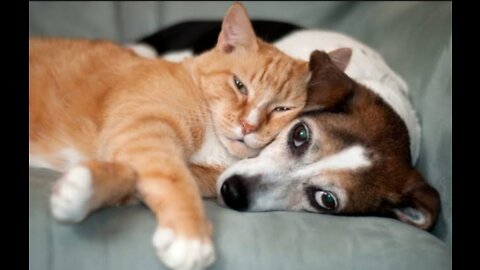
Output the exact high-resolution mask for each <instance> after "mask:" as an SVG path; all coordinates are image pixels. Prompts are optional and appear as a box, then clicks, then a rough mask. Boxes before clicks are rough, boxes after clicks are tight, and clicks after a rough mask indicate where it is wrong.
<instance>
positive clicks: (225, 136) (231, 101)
mask: <svg viewBox="0 0 480 270" xmlns="http://www.w3.org/2000/svg"><path fill="white" fill-rule="evenodd" d="M242 12H243V13H244V12H245V11H244V10H243V8H242V7H241V6H240V5H238V4H236V5H234V6H233V7H232V8H231V9H230V10H229V13H228V14H227V16H226V17H225V20H224V26H225V27H224V28H222V32H221V34H220V36H219V42H218V44H217V46H216V47H215V48H214V49H212V50H211V51H209V52H207V53H205V54H203V55H201V56H198V57H196V58H191V59H187V60H185V61H184V62H181V63H170V62H167V61H163V60H160V59H156V60H150V59H144V58H140V57H137V56H135V55H134V54H133V53H132V52H131V51H130V50H129V49H126V48H122V47H120V46H117V45H115V44H113V43H111V42H108V41H89V40H73V39H56V38H48V39H39V38H30V41H29V68H30V75H29V81H30V83H29V97H30V99H29V106H30V112H29V120H30V128H29V136H30V139H29V140H30V150H29V153H30V156H31V157H34V158H41V159H43V160H45V161H47V162H48V164H50V167H51V168H54V169H57V170H62V171H65V170H67V169H69V167H70V166H71V165H72V162H73V161H71V160H68V155H66V154H62V152H61V150H62V149H72V150H74V151H75V152H76V153H78V154H79V158H78V159H79V160H77V163H78V162H81V164H83V166H86V167H87V168H89V169H90V171H91V172H92V175H93V181H94V191H95V196H94V198H95V200H96V201H98V203H96V207H95V208H98V207H101V206H106V205H113V204H118V203H121V202H124V201H125V200H129V199H130V198H131V197H132V196H133V195H134V194H135V192H138V196H139V198H140V199H141V200H143V201H144V202H145V203H146V204H147V205H148V207H149V208H150V209H151V210H152V211H153V212H154V213H155V214H156V216H157V219H158V222H159V224H161V225H162V226H164V227H167V228H171V229H172V230H173V231H174V232H175V233H176V234H177V235H181V236H183V237H186V238H191V239H200V240H201V241H206V242H208V241H210V240H209V237H210V232H211V229H210V225H209V223H208V221H207V220H206V217H205V214H204V211H203V208H202V204H201V197H200V194H203V195H204V196H207V197H212V196H215V194H214V192H215V179H216V177H217V176H218V174H219V173H221V171H222V170H223V169H224V168H225V166H228V164H227V163H222V162H219V163H218V164H212V163H211V162H206V163H202V162H197V163H191V162H190V160H189V159H190V158H191V157H192V155H193V154H195V153H196V152H198V151H199V150H200V149H201V147H202V145H203V144H204V140H205V139H206V137H207V134H206V133H207V131H206V130H207V129H208V128H210V129H213V130H214V131H215V135H216V136H217V137H218V138H217V139H219V140H220V142H221V143H222V147H224V148H225V149H226V150H227V152H228V154H229V155H230V156H231V157H232V158H236V159H238V158H244V157H250V156H253V155H256V154H257V153H258V152H259V151H260V150H261V149H262V148H263V147H264V146H265V145H267V144H268V143H269V142H270V141H272V140H273V138H274V137H275V136H276V135H277V134H278V133H279V132H280V130H281V129H282V128H283V127H284V126H285V125H286V124H287V123H288V122H289V121H290V120H292V119H293V118H294V117H295V116H296V115H297V114H298V113H299V112H300V111H301V110H302V109H303V107H304V106H305V102H306V95H307V94H306V83H307V75H308V66H307V63H306V62H303V61H298V60H294V59H292V58H290V57H288V56H286V55H285V54H283V53H281V52H280V51H278V50H277V49H275V48H274V47H273V46H271V45H268V44H266V43H264V42H262V41H260V40H257V38H256V37H255V36H254V34H253V30H252V29H251V25H250V23H249V21H248V17H246V13H245V14H243V15H242ZM229 14H230V15H229ZM232 14H233V15H232ZM242 16H243V17H242ZM245 17H246V18H247V20H246V21H245ZM232 18H234V19H232ZM239 18H240V19H239ZM236 24H239V25H236ZM232 27H233V28H235V27H237V28H238V29H236V30H235V29H234V30H235V31H233V32H230V31H231V29H232ZM242 29H243V30H242ZM245 29H246V30H245ZM237 30H238V31H237ZM237 33H241V35H239V36H237V35H236V34H237ZM233 75H235V76H236V77H238V78H240V79H241V80H242V82H243V83H244V84H245V85H246V86H247V88H248V91H249V94H248V96H245V95H242V94H241V93H239V91H238V89H236V86H235V84H234V83H233V81H232V78H233ZM278 106H288V107H289V108H291V109H290V110H289V111H285V112H278V111H275V110H274V109H275V108H276V107H278ZM252 110H256V115H257V118H256V120H255V121H256V123H255V125H256V130H255V132H253V133H252V136H255V137H252V138H254V139H252V140H251V142H250V143H249V145H247V143H241V142H238V141H235V140H230V139H229V138H230V137H235V136H236V135H235V129H238V128H239V127H241V125H242V123H243V121H246V120H245V119H246V118H247V117H248V115H249V113H251V111H252ZM249 135H250V134H249ZM97 204H98V205H97Z"/></svg>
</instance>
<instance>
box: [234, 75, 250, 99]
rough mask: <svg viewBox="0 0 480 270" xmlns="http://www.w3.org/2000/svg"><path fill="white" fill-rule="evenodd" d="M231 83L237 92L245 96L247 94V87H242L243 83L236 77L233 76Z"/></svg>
mask: <svg viewBox="0 0 480 270" xmlns="http://www.w3.org/2000/svg"><path fill="white" fill-rule="evenodd" d="M233 83H234V84H235V87H237V89H238V91H239V92H240V93H241V94H242V95H244V96H246V95H247V94H248V90H247V87H245V85H243V83H242V82H241V81H240V80H239V79H238V78H237V76H233Z"/></svg>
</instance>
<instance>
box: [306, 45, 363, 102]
mask: <svg viewBox="0 0 480 270" xmlns="http://www.w3.org/2000/svg"><path fill="white" fill-rule="evenodd" d="M351 56H352V50H351V49H349V48H340V49H337V50H334V51H332V52H330V53H328V54H327V53H326V52H324V51H318V50H316V51H314V52H312V53H311V54H310V61H309V69H310V75H311V77H310V80H309V82H308V90H307V105H306V107H305V109H304V111H312V110H319V109H321V110H330V111H335V110H337V109H339V107H341V106H339V105H341V104H343V102H344V101H345V100H346V99H347V98H348V97H349V96H350V95H351V94H352V92H353V88H354V86H355V83H354V82H353V81H352V80H351V79H350V78H349V77H348V76H347V75H346V74H345V73H344V72H343V71H344V70H345V68H346V67H347V65H348V63H349V62H350V58H351Z"/></svg>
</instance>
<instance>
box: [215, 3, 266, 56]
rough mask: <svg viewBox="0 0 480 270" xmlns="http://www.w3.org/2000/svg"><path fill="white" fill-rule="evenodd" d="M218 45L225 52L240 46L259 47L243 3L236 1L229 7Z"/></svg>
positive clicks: (246, 47) (252, 48) (248, 48)
mask: <svg viewBox="0 0 480 270" xmlns="http://www.w3.org/2000/svg"><path fill="white" fill-rule="evenodd" d="M216 47H217V48H218V49H220V50H221V51H223V52H225V53H231V52H233V51H234V50H235V49H238V48H244V49H247V50H256V49H257V48H258V43H257V37H256V36H255V31H254V30H253V26H252V23H251V22H250V19H249V18H248V14H247V10H246V9H245V8H244V7H243V5H242V4H240V3H234V4H233V5H232V6H231V7H230V8H229V9H228V11H227V14H226V15H225V17H224V18H223V22H222V30H221V31H220V34H219V36H218V41H217V45H216Z"/></svg>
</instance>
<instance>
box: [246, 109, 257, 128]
mask: <svg viewBox="0 0 480 270" xmlns="http://www.w3.org/2000/svg"><path fill="white" fill-rule="evenodd" d="M246 120H247V124H249V125H250V126H258V108H255V109H253V110H251V111H250V113H249V114H248V117H247V119H246Z"/></svg>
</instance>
